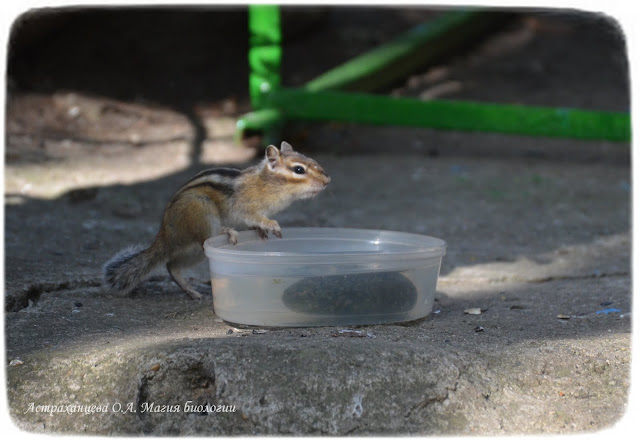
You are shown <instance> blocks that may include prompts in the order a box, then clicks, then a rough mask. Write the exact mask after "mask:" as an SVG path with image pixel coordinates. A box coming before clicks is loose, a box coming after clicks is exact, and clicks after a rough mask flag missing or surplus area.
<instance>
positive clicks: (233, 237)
mask: <svg viewBox="0 0 640 440" xmlns="http://www.w3.org/2000/svg"><path fill="white" fill-rule="evenodd" d="M222 232H223V233H224V234H227V236H228V237H229V243H231V244H233V245H236V244H238V231H236V230H234V229H231V228H223V229H222Z"/></svg>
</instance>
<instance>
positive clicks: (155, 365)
mask: <svg viewBox="0 0 640 440" xmlns="http://www.w3.org/2000/svg"><path fill="white" fill-rule="evenodd" d="M149 369H150V370H151V371H158V370H159V369H160V364H153V365H152V366H151V367H149Z"/></svg>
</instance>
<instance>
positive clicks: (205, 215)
mask: <svg viewBox="0 0 640 440" xmlns="http://www.w3.org/2000/svg"><path fill="white" fill-rule="evenodd" d="M295 164H299V165H300V166H302V167H303V168H304V171H305V172H304V174H296V173H295V172H294V171H293V170H292V167H294V165H295ZM330 181H331V179H330V178H329V176H328V175H327V174H326V173H325V172H324V170H323V169H322V167H321V166H320V165H319V164H318V163H317V162H316V161H314V160H313V159H310V158H308V157H306V156H304V155H302V154H300V153H296V152H295V151H293V149H292V148H291V146H290V145H289V144H287V143H286V142H283V143H282V145H281V147H280V151H278V149H277V148H276V147H274V146H273V145H270V146H269V147H267V150H266V152H265V158H264V160H263V161H262V162H261V163H260V164H258V165H256V166H253V167H250V168H247V169H245V170H243V171H242V172H239V171H237V170H232V169H220V171H217V170H216V169H211V170H205V171H203V172H201V173H199V174H198V175H196V176H194V177H193V178H192V179H191V180H189V181H188V182H187V183H186V184H185V185H184V186H183V187H182V188H180V189H179V190H178V191H177V192H176V194H175V195H174V196H173V197H172V198H171V200H170V201H169V202H168V203H167V207H166V208H165V211H164V214H163V217H162V224H161V225H160V230H159V231H158V234H157V235H156V238H155V240H154V242H153V244H152V245H151V246H150V247H149V248H147V249H140V248H136V249H132V250H131V251H130V252H121V253H119V254H117V255H116V256H114V257H113V258H112V259H111V260H110V261H109V262H107V264H106V265H105V268H104V271H105V276H104V280H105V285H106V286H107V287H108V288H109V289H110V290H113V291H118V292H121V293H123V294H127V293H129V292H130V291H131V290H133V288H135V286H136V285H137V284H139V283H140V282H141V281H142V280H143V279H144V277H146V276H147V274H148V273H149V272H150V271H151V270H152V269H153V267H155V266H156V265H158V264H162V263H166V267H167V270H168V271H169V274H170V275H171V277H172V278H173V279H174V280H175V282H176V283H177V284H178V285H179V286H180V287H181V288H182V289H183V290H184V291H185V292H186V293H187V294H188V295H189V296H190V297H191V298H194V299H198V298H201V296H202V295H200V293H198V292H197V291H196V290H195V289H193V288H192V287H191V286H189V284H188V283H187V282H186V281H185V280H184V279H183V278H182V276H181V270H182V269H183V268H186V267H189V266H192V265H194V264H197V263H199V262H200V261H202V260H203V259H204V258H205V255H204V252H203V249H202V244H203V243H204V241H205V240H206V239H207V238H209V237H211V236H213V235H218V234H221V233H226V234H227V235H228V236H229V241H230V242H231V243H233V244H235V240H236V236H237V232H236V231H235V230H234V229H233V227H234V226H235V225H244V226H246V227H249V228H253V229H256V230H257V231H258V233H259V235H260V236H261V237H262V238H267V236H268V233H269V232H271V233H272V234H273V235H275V236H276V237H281V236H282V235H281V232H280V225H279V224H278V222H276V221H275V220H271V219H270V218H269V217H270V216H271V215H273V214H275V213H277V212H279V211H281V210H283V209H285V208H286V207H287V206H289V205H290V204H291V203H292V202H294V201H295V200H299V199H305V198H310V197H314V196H315V195H317V194H318V193H319V192H320V191H322V190H323V189H324V187H326V186H327V185H328V184H329V182H330Z"/></svg>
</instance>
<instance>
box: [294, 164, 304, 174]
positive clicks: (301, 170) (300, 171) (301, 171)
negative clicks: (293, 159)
mask: <svg viewBox="0 0 640 440" xmlns="http://www.w3.org/2000/svg"><path fill="white" fill-rule="evenodd" d="M293 172H294V173H296V174H304V173H305V172H306V171H305V169H304V167H302V166H300V165H296V166H295V167H293Z"/></svg>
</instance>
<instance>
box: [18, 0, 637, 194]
mask: <svg viewBox="0 0 640 440" xmlns="http://www.w3.org/2000/svg"><path fill="white" fill-rule="evenodd" d="M441 12H442V11H441V10H438V9H428V8H416V7H411V8H392V7H328V6H327V7H304V8H303V7H297V8H296V7H283V8H282V30H283V64H282V67H283V68H282V83H283V85H284V86H287V87H297V86H301V85H303V84H304V83H306V82H307V81H309V80H311V79H313V78H315V77H317V76H318V75H320V74H321V73H323V72H326V71H327V70H329V69H330V68H333V67H335V66H337V65H339V64H340V63H343V62H345V61H347V60H349V59H351V58H353V57H355V56H356V55H359V54H361V53H363V52H366V51H367V50H370V49H373V48H375V47H377V46H379V45H381V44H384V43H386V42H388V41H390V40H392V39H393V38H395V37H397V36H398V35H400V34H402V33H404V32H407V31H408V30H409V29H411V28H412V27H415V26H416V25H418V24H420V23H422V22H425V21H426V20H429V19H432V18H433V17H435V16H437V15H438V14H440V13H441ZM500 12H502V13H505V12H508V13H509V14H507V15H508V18H506V19H505V20H502V21H500V24H499V25H496V26H495V28H494V29H492V30H490V31H489V32H486V33H485V34H484V35H483V37H482V38H474V39H473V40H471V41H469V42H468V44H466V45H463V46H461V47H460V49H459V50H456V51H455V52H454V53H448V54H446V55H444V56H441V57H439V58H438V59H436V60H434V61H431V62H430V64H429V65H426V66H424V68H423V69H420V70H418V71H416V72H414V73H413V74H411V75H408V76H407V77H406V78H403V79H402V80H399V81H397V82H396V83H395V84H392V85H390V86H388V87H385V88H384V89H382V90H377V91H376V93H379V94H387V95H393V96H409V97H414V98H418V99H423V100H427V99H434V98H446V99H464V100H478V101H485V102H499V103H513V104H525V105H538V106H552V107H576V108H583V109H591V110H611V111H628V110H629V105H630V104H629V82H628V64H627V59H626V49H625V44H624V36H623V35H622V33H621V31H620V30H619V28H618V27H617V24H616V23H615V21H613V20H612V19H610V18H607V17H605V16H602V15H598V14H591V13H580V12H576V11H562V10H518V11H517V13H514V11H500ZM496 13H497V12H496ZM248 40H249V35H248V30H247V8H246V7H240V6H235V7H234V6H229V7H217V8H204V7H192V8H186V7H162V8H158V7H155V8H152V7H145V8H118V7H108V8H60V9H56V8H53V9H41V10H34V11H30V12H27V13H25V14H24V15H22V16H20V17H19V18H18V19H17V20H16V21H15V23H14V25H13V28H12V29H11V36H10V45H9V51H8V72H7V74H8V76H7V87H8V94H7V97H8V102H7V124H6V127H7V133H6V140H7V143H6V146H7V148H6V163H7V164H9V165H11V164H21V163H30V164H32V163H42V162H46V161H50V160H55V161H56V162H58V163H60V162H61V161H62V162H69V161H73V160H75V162H76V165H74V166H75V167H79V166H82V165H81V162H80V161H78V160H77V159H78V158H79V157H80V156H83V154H85V153H89V154H90V155H91V157H86V158H85V159H86V160H85V162H84V163H85V166H87V167H89V168H91V169H92V170H93V171H94V172H93V173H91V174H92V175H93V176H94V178H93V179H92V178H90V177H88V176H82V173H81V172H79V173H78V177H77V178H78V179H80V180H82V181H83V183H84V184H92V183H114V182H116V181H133V180H137V178H138V177H141V176H144V175H146V176H147V177H154V176H157V175H158V173H159V172H160V170H164V171H162V172H165V173H166V172H168V171H169V169H170V168H172V167H174V166H176V165H177V166H179V167H190V166H194V167H195V166H198V165H201V164H210V163H222V162H230V161H231V162H233V161H246V160H248V159H250V158H251V157H253V156H254V155H255V152H256V150H255V147H256V146H257V142H256V140H255V139H253V140H252V139H247V140H245V142H244V146H243V147H239V146H238V145H235V144H234V142H233V131H234V124H235V121H236V119H237V118H238V117H239V116H240V115H242V114H243V113H246V112H248V111H250V110H251V108H250V104H249V90H248V74H249V71H248V62H247V51H248ZM376 130H377V131H375V130H374V132H375V134H374V135H373V137H371V136H367V135H366V133H365V132H364V131H363V130H360V129H359V128H358V127H356V126H353V125H350V124H344V123H328V124H311V125H309V124H300V123H298V124H289V125H288V126H287V130H286V131H285V133H284V135H285V137H286V138H287V139H289V140H290V141H291V142H292V143H293V144H294V145H299V146H301V147H302V148H303V149H320V150H322V151H325V152H335V153H343V154H350V153H375V152H379V151H381V150H382V151H384V149H385V148H386V147H384V144H385V143H384V142H375V139H379V138H380V137H381V136H382V138H394V137H397V136H400V134H398V132H397V131H394V130H393V129H392V128H390V129H389V130H386V131H385V130H382V131H380V130H379V129H376ZM402 133H409V137H410V139H409V140H408V141H406V142H399V144H402V146H403V147H402V148H404V149H406V151H408V152H410V153H421V154H422V153H424V154H429V155H432V156H433V155H439V154H461V153H465V154H481V155H486V154H491V152H492V151H494V152H495V151H497V152H498V153H499V154H501V155H504V154H507V155H513V154H516V155H521V154H529V155H534V156H540V155H545V154H547V153H548V152H544V151H541V150H539V149H537V148H536V146H535V145H533V144H531V143H529V144H527V142H526V141H525V142H524V144H523V145H522V146H521V147H520V148H515V149H514V148H512V147H511V145H502V144H501V143H500V142H495V143H491V144H492V145H487V146H485V147H484V148H483V149H478V148H469V147H466V146H465V145H464V144H465V142H464V141H461V142H449V141H448V140H442V139H439V138H438V136H448V135H450V134H446V133H442V132H437V133H436V134H435V138H434V133H433V132H432V131H431V130H424V129H416V130H412V129H404V131H403V132H402ZM184 141H188V142H189V146H188V149H189V151H188V152H187V151H183V149H184V148H185V147H183V146H181V145H177V144H180V143H181V142H184ZM444 142H446V143H448V144H449V145H447V147H442V144H443V143H444ZM160 144H162V145H164V146H165V147H169V148H168V149H163V148H162V147H161V146H159V145H160ZM144 145H147V146H151V145H155V146H156V147H157V150H155V153H152V154H149V155H148V156H145V158H144V159H141V161H142V162H143V163H148V165H149V167H150V168H151V169H152V170H155V171H152V170H149V171H145V170H142V169H140V167H135V168H134V169H130V167H129V166H128V162H127V161H126V160H124V161H123V160H122V155H123V154H125V153H126V152H127V151H137V152H138V153H141V149H140V148H137V150H131V149H136V147H140V146H144ZM501 145H502V146H501ZM396 148H400V147H396ZM594 148H595V150H594ZM89 150H90V151H89ZM562 150H563V152H562V153H557V152H556V153H555V154H561V155H562V154H565V155H569V156H574V155H575V153H576V149H575V148H572V147H571V146H568V147H567V148H563V149H562ZM578 150H580V151H581V152H580V155H584V154H587V155H589V154H590V155H591V157H595V156H598V155H600V156H602V157H604V158H606V159H611V154H610V153H611V151H610V150H611V149H610V148H608V147H607V146H602V145H599V146H595V147H594V146H593V145H591V146H590V148H586V149H585V148H582V147H581V148H579V149H578ZM585 152H586V153H585ZM594 154H595V156H594ZM185 155H186V156H185ZM623 156H624V154H623ZM71 157H75V159H71ZM618 159H619V158H618ZM622 160H624V157H623V158H622ZM108 162H110V163H108ZM167 162H169V163H167ZM69 166H71V165H69ZM74 166H72V167H71V169H67V172H73V170H74V169H75V168H74ZM105 166H107V167H114V166H115V167H116V168H119V176H117V177H116V176H111V177H109V176H107V174H109V172H108V170H106V169H105V168H104V167H105ZM78 171H79V170H78ZM136 175H138V176H136ZM100 176H101V177H100ZM7 177H8V179H7V180H6V185H7V188H8V191H9V192H19V191H23V192H24V191H27V190H25V188H24V185H25V184H26V183H25V182H24V181H20V179H19V178H17V177H16V179H17V180H15V179H14V178H13V173H12V172H11V171H9V172H8V173H7ZM123 179H124V180H123ZM27 189H28V190H29V191H31V193H32V194H33V195H36V194H43V192H47V191H48V192H49V193H50V194H51V193H52V192H56V191H57V192H59V189H60V188H56V189H52V188H40V187H39V185H37V184H36V183H32V184H31V187H30V188H27ZM29 191H27V192H29Z"/></svg>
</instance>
